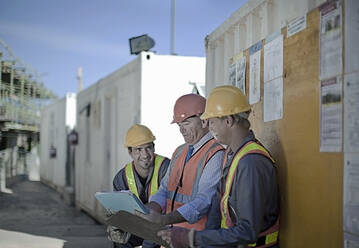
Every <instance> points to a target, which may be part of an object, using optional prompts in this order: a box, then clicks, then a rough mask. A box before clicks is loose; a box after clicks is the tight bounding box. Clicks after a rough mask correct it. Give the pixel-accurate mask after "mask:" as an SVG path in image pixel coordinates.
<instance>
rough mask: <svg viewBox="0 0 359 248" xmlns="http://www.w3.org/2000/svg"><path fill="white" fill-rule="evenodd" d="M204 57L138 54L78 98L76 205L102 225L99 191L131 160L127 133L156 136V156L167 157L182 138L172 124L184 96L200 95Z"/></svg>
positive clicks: (202, 85)
mask: <svg viewBox="0 0 359 248" xmlns="http://www.w3.org/2000/svg"><path fill="white" fill-rule="evenodd" d="M204 82H205V58H200V57H184V56H172V55H156V54H154V53H152V52H142V53H141V54H139V55H138V56H137V58H136V59H134V60H133V61H131V62H130V63H128V64H126V65H125V66H123V67H121V68H120V69H118V70H116V71H114V72H113V73H111V74H110V75H108V76H106V77H105V78H103V79H101V80H99V81H98V82H97V83H95V84H94V85H92V86H91V87H89V88H87V89H85V90H83V91H81V92H80V93H79V94H78V96H77V108H78V113H77V128H76V129H77V131H78V134H79V143H78V146H77V147H76V156H75V157H76V162H75V164H76V179H75V180H76V182H75V184H76V194H75V198H76V205H77V206H78V207H80V208H82V209H84V210H85V211H87V212H88V213H90V214H91V215H92V216H94V217H95V218H97V219H99V220H101V219H102V217H103V209H102V207H100V205H99V203H98V202H97V201H96V200H95V198H94V194H95V193H96V192H97V191H103V190H112V180H113V177H114V176H115V174H116V173H117V172H118V171H119V170H120V169H121V168H123V166H124V165H125V164H126V163H128V162H129V161H130V156H129V155H128V151H127V149H126V148H125V147H124V139H125V134H126V131H127V130H128V129H129V128H130V126H132V125H133V124H136V123H141V124H144V125H146V126H148V127H149V128H150V129H151V130H152V132H153V133H154V135H155V136H156V141H155V149H156V153H158V154H161V155H164V156H167V157H171V155H172V153H173V151H174V149H175V148H176V147H177V146H178V145H180V144H182V143H183V142H184V141H183V138H182V136H181V134H180V132H179V130H178V127H177V125H175V124H170V122H171V121H172V116H173V106H174V103H175V101H176V99H177V98H178V97H180V96H181V95H183V94H188V93H192V92H193V91H196V89H197V90H198V91H199V92H202V91H203V88H204Z"/></svg>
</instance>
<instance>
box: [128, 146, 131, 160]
mask: <svg viewBox="0 0 359 248" xmlns="http://www.w3.org/2000/svg"><path fill="white" fill-rule="evenodd" d="M127 151H128V155H130V157H131V158H132V147H129V148H128V149H127Z"/></svg>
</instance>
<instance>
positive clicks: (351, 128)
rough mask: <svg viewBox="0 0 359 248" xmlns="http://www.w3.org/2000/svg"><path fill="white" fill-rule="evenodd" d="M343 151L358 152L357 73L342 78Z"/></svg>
mask: <svg viewBox="0 0 359 248" xmlns="http://www.w3.org/2000/svg"><path fill="white" fill-rule="evenodd" d="M344 151H345V152H359V72H356V73H352V74H348V75H345V76H344Z"/></svg>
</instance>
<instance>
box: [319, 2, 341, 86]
mask: <svg viewBox="0 0 359 248" xmlns="http://www.w3.org/2000/svg"><path fill="white" fill-rule="evenodd" d="M320 13H321V14H320V16H321V19H320V79H321V80H322V79H326V78H330V77H333V76H336V75H339V74H341V73H342V14H341V5H340V3H339V2H336V1H334V2H330V3H328V4H326V5H325V6H324V7H323V8H322V9H321V12H320Z"/></svg>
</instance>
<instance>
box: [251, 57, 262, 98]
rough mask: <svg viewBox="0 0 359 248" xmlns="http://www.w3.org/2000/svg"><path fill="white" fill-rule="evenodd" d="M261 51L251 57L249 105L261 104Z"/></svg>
mask: <svg viewBox="0 0 359 248" xmlns="http://www.w3.org/2000/svg"><path fill="white" fill-rule="evenodd" d="M260 77H261V50H259V51H257V52H255V53H254V54H252V55H250V57H249V104H254V103H256V102H259V100H260V96H261V85H260Z"/></svg>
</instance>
